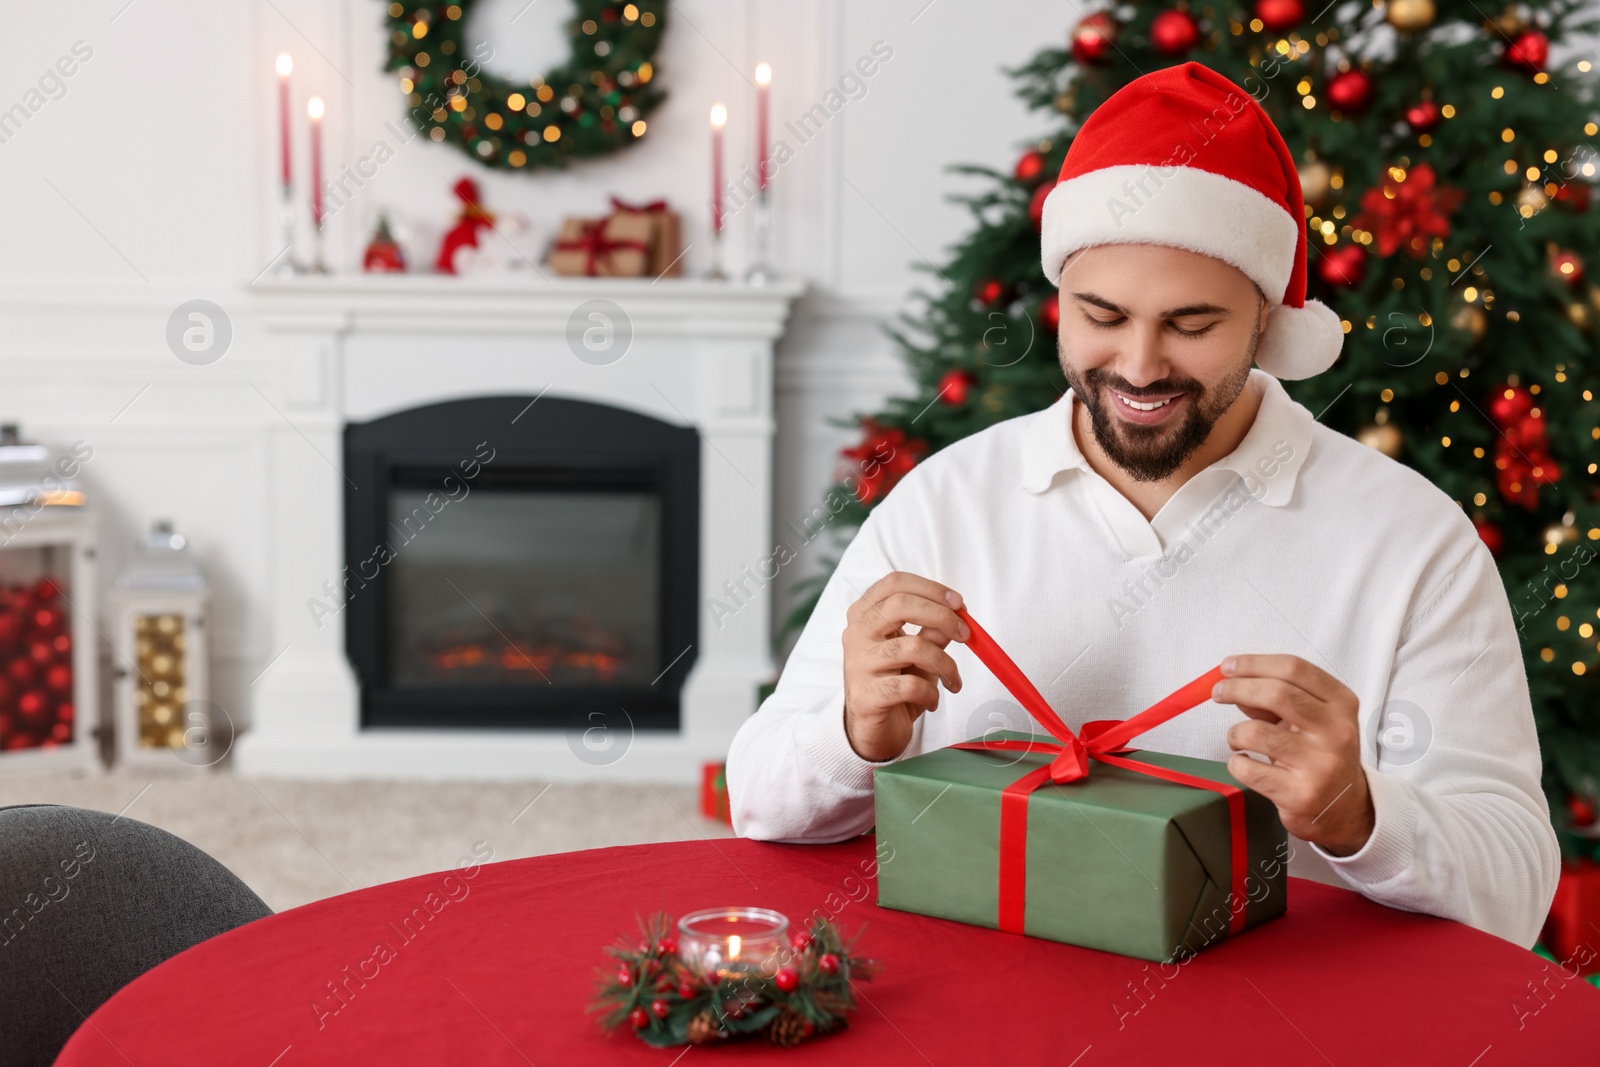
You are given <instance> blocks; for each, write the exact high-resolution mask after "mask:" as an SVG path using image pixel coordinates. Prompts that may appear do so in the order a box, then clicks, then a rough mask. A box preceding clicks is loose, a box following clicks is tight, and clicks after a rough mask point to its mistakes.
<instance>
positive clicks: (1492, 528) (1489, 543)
mask: <svg viewBox="0 0 1600 1067" xmlns="http://www.w3.org/2000/svg"><path fill="white" fill-rule="evenodd" d="M1472 526H1473V528H1474V529H1475V530H1477V531H1478V538H1479V540H1481V541H1482V542H1483V544H1484V547H1485V548H1487V549H1488V550H1489V554H1490V555H1491V556H1498V555H1499V554H1500V550H1501V549H1502V548H1504V547H1505V544H1506V537H1505V534H1503V533H1501V532H1500V527H1498V526H1496V525H1494V523H1492V522H1486V521H1484V520H1483V519H1474V520H1473V522H1472Z"/></svg>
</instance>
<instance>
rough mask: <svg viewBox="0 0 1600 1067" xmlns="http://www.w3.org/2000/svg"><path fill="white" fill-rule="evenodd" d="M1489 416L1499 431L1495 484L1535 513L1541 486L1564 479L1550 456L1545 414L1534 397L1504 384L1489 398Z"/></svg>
mask: <svg viewBox="0 0 1600 1067" xmlns="http://www.w3.org/2000/svg"><path fill="white" fill-rule="evenodd" d="M1489 417H1490V418H1491V419H1492V420H1493V421H1494V424H1495V426H1496V427H1497V428H1498V429H1499V431H1500V434H1499V439H1498V440H1497V441H1496V443H1495V455H1494V466H1495V482H1496V485H1497V487H1498V488H1499V490H1500V495H1501V496H1502V497H1504V498H1505V499H1506V500H1507V501H1508V502H1510V503H1512V504H1518V505H1521V506H1522V507H1525V508H1528V509H1529V510H1532V509H1534V508H1536V507H1538V506H1539V487H1540V486H1542V485H1554V484H1555V483H1556V482H1558V481H1560V480H1561V468H1560V466H1558V465H1557V464H1556V461H1555V459H1554V458H1552V457H1551V455H1550V437H1549V433H1548V432H1547V430H1546V427H1545V420H1544V413H1543V412H1542V411H1540V410H1539V408H1538V407H1537V406H1536V405H1535V402H1534V399H1533V395H1532V394H1531V393H1530V392H1529V391H1528V390H1526V389H1523V388H1521V387H1520V386H1514V385H1505V386H1502V387H1501V388H1499V389H1497V390H1496V391H1495V392H1494V393H1493V394H1491V396H1490V398H1489Z"/></svg>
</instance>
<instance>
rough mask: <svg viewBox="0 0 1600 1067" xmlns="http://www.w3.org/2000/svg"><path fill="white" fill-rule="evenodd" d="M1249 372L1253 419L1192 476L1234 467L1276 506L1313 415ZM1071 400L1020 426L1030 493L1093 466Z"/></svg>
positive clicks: (1259, 373)
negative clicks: (1254, 391)
mask: <svg viewBox="0 0 1600 1067" xmlns="http://www.w3.org/2000/svg"><path fill="white" fill-rule="evenodd" d="M1250 376H1251V377H1252V378H1259V379H1260V380H1261V382H1262V387H1263V388H1262V394H1261V406H1260V408H1259V409H1258V410H1257V411H1256V417H1255V421H1254V422H1253V423H1251V425H1250V429H1249V430H1248V431H1247V432H1246V433H1245V435H1244V439H1243V440H1242V441H1240V442H1239V445H1238V447H1237V448H1235V449H1234V450H1233V451H1232V452H1230V453H1229V454H1228V455H1226V456H1224V457H1222V458H1221V459H1219V460H1217V461H1216V462H1215V463H1213V464H1211V466H1209V467H1207V468H1206V469H1205V470H1204V471H1200V472H1198V473H1197V474H1196V475H1195V477H1197V478H1198V477H1200V476H1201V475H1204V474H1207V473H1208V472H1210V471H1218V470H1230V471H1233V472H1234V473H1235V474H1237V475H1239V477H1240V478H1242V479H1243V480H1244V482H1245V485H1246V488H1247V489H1248V490H1249V491H1250V494H1251V495H1252V496H1254V497H1255V498H1256V499H1258V500H1260V501H1261V502H1262V503H1264V504H1271V505H1273V506H1275V507H1277V506H1281V505H1283V504H1286V503H1288V502H1289V500H1290V498H1291V497H1292V496H1293V495H1294V483H1295V479H1296V478H1297V476H1298V475H1299V473H1300V467H1301V465H1302V464H1303V463H1304V462H1305V458H1306V453H1307V452H1308V451H1310V448H1311V429H1312V424H1313V423H1315V422H1316V420H1315V419H1314V418H1312V416H1311V412H1309V411H1307V410H1306V409H1305V406H1304V405H1302V404H1299V403H1296V402H1295V400H1294V399H1293V398H1292V397H1290V396H1289V394H1288V393H1287V392H1285V391H1284V388H1283V383H1282V382H1280V381H1278V379H1277V378H1274V377H1273V376H1272V375H1270V374H1268V373H1267V372H1266V371H1264V370H1262V369H1261V368H1259V367H1252V368H1251V369H1250ZM1074 400H1075V398H1074V395H1073V391H1072V389H1070V388H1069V389H1068V390H1067V391H1066V392H1065V393H1064V394H1062V396H1061V398H1060V399H1059V400H1057V401H1056V402H1055V403H1054V404H1051V405H1050V406H1049V407H1048V408H1046V409H1045V410H1043V411H1040V412H1036V413H1035V414H1034V415H1032V416H1031V417H1030V422H1029V424H1028V426H1027V428H1026V429H1025V430H1024V431H1023V445H1022V482H1021V485H1022V488H1023V489H1025V490H1027V491H1028V492H1030V493H1042V492H1044V491H1045V490H1047V489H1049V488H1050V486H1051V485H1052V484H1053V483H1054V481H1055V476H1056V475H1057V474H1059V473H1061V472H1062V471H1070V470H1081V471H1092V470H1093V468H1091V467H1090V466H1089V461H1088V460H1087V459H1085V458H1084V455H1083V452H1082V451H1081V450H1080V449H1079V448H1078V443H1077V441H1076V440H1075V439H1074V438H1073V434H1072V405H1073V403H1074ZM1286 453H1287V454H1286Z"/></svg>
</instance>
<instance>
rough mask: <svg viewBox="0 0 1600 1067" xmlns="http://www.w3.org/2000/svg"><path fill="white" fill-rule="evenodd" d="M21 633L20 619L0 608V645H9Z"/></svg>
mask: <svg viewBox="0 0 1600 1067" xmlns="http://www.w3.org/2000/svg"><path fill="white" fill-rule="evenodd" d="M21 633H22V620H21V619H19V618H17V617H16V616H15V615H13V614H11V613H10V612H9V611H5V610H4V609H0V645H9V644H11V642H13V641H15V640H16V639H17V637H18V636H19V635H20V634H21Z"/></svg>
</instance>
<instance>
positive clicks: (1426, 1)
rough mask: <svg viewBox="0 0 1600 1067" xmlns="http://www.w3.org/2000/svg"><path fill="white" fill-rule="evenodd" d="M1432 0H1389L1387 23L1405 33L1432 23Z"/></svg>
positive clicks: (1424, 27) (1425, 27)
mask: <svg viewBox="0 0 1600 1067" xmlns="http://www.w3.org/2000/svg"><path fill="white" fill-rule="evenodd" d="M1433 16H1434V9H1433V0H1390V3H1389V10H1388V12H1387V17H1388V19H1389V25H1391V26H1393V27H1394V28H1395V29H1397V30H1400V31H1402V32H1405V33H1415V32H1416V31H1417V30H1424V29H1427V28H1428V27H1429V26H1431V25H1433Z"/></svg>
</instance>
